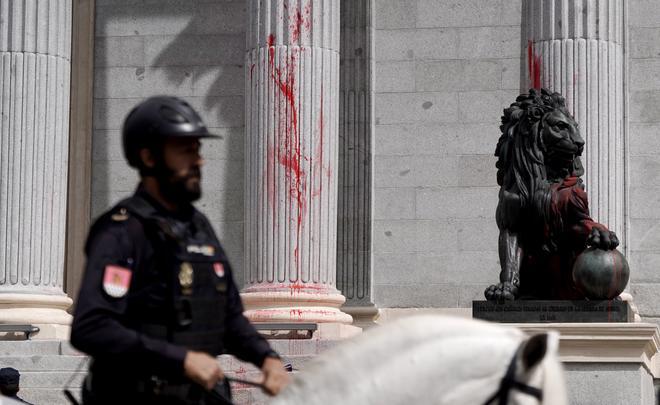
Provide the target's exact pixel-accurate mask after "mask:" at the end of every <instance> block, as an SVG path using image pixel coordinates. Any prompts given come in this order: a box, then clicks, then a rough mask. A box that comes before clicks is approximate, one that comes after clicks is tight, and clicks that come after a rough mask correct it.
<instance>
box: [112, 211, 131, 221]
mask: <svg viewBox="0 0 660 405" xmlns="http://www.w3.org/2000/svg"><path fill="white" fill-rule="evenodd" d="M110 219H112V220H113V221H115V222H123V221H126V220H127V219H128V211H127V210H126V208H120V209H119V210H118V211H117V212H115V213H114V214H112V216H111V217H110Z"/></svg>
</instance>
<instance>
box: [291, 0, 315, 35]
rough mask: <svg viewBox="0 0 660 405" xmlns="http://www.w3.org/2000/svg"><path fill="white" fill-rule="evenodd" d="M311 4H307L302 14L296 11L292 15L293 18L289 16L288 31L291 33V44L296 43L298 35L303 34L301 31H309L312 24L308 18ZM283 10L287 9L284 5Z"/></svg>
mask: <svg viewBox="0 0 660 405" xmlns="http://www.w3.org/2000/svg"><path fill="white" fill-rule="evenodd" d="M311 7H312V5H311V3H307V5H306V6H305V7H304V9H303V12H302V13H301V12H300V11H299V10H296V12H295V14H294V15H293V18H291V16H289V31H290V32H291V42H292V43H297V42H299V40H300V35H301V34H302V32H303V29H305V30H307V31H309V30H310V28H311V26H312V22H311V19H310V18H309V17H310V15H311ZM284 8H285V9H287V11H288V8H287V7H286V5H285V6H284Z"/></svg>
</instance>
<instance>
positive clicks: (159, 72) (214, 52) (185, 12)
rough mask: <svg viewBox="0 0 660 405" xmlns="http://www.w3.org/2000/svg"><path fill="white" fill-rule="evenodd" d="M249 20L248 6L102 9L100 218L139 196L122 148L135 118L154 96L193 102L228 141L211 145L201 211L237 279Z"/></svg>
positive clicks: (96, 185) (129, 1)
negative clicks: (124, 128) (129, 118)
mask: <svg viewBox="0 0 660 405" xmlns="http://www.w3.org/2000/svg"><path fill="white" fill-rule="evenodd" d="M244 22H245V2H244V1H242V0H238V1H222V2H219V1H205V2H201V1H200V2H180V1H173V0H106V1H103V0H97V8H96V38H95V73H94V75H95V76H94V138H93V141H94V142H93V153H94V160H93V172H92V176H93V183H92V213H93V216H94V217H96V216H98V215H99V214H101V213H102V212H103V211H104V210H106V209H108V208H109V207H110V206H112V204H114V203H116V202H117V201H119V200H120V199H122V198H124V197H125V196H127V195H129V194H130V193H132V192H133V190H134V188H135V185H136V184H137V181H138V177H137V173H136V172H135V171H134V170H132V169H130V168H129V167H128V166H127V165H126V163H125V162H124V160H123V154H122V150H121V125H122V123H123V120H124V118H125V116H126V114H127V113H128V112H129V111H130V109H131V108H132V107H133V106H134V105H135V104H137V103H138V102H140V101H141V100H143V99H144V98H146V97H149V96H152V95H158V94H166V95H173V96H178V97H181V98H184V99H185V100H187V101H189V102H190V104H191V105H193V107H194V108H195V109H196V110H197V111H198V112H199V114H200V115H201V116H202V118H203V119H204V121H205V122H206V124H207V126H208V127H209V130H210V131H211V132H214V133H217V134H219V135H221V136H222V139H219V140H209V141H207V142H205V143H204V147H203V155H204V158H205V161H206V165H205V168H204V173H203V174H204V197H203V198H202V200H200V201H199V202H198V203H197V206H198V207H199V208H200V210H202V211H203V212H204V213H205V214H207V215H208V216H209V218H210V220H211V221H212V223H213V225H214V227H215V228H216V231H217V232H218V234H219V237H220V239H221V240H222V242H223V244H224V246H225V249H226V250H227V251H228V254H229V256H230V257H231V258H232V262H233V263H234V267H236V270H237V273H241V272H240V269H241V268H242V252H243V166H244V165H243V142H244V118H243V117H244V72H243V58H244V46H245V26H244V25H245V23H244ZM238 278H239V280H238V281H239V282H240V281H241V280H240V276H239V277H238Z"/></svg>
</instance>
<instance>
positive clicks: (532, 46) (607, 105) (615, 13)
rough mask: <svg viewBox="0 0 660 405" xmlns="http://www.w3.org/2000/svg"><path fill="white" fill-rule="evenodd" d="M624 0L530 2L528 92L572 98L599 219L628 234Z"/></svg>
mask: <svg viewBox="0 0 660 405" xmlns="http://www.w3.org/2000/svg"><path fill="white" fill-rule="evenodd" d="M624 16H625V12H624V0H598V1H596V0H528V1H525V2H523V22H524V29H523V32H524V34H523V35H525V36H526V38H527V42H526V43H525V44H524V47H525V48H524V51H523V52H525V53H526V56H527V60H526V62H527V68H526V69H525V72H526V75H525V80H524V83H523V89H522V90H525V91H526V90H527V88H529V87H535V88H539V87H545V88H548V89H551V90H554V91H557V92H559V93H561V94H562V95H564V97H566V104H567V106H568V109H569V110H570V111H571V112H572V113H573V115H574V117H575V119H576V121H577V122H578V124H579V126H580V127H579V128H580V131H581V133H582V136H583V137H584V139H585V140H586V145H585V154H584V156H583V163H584V166H585V171H586V175H585V182H586V188H587V192H588V195H589V206H590V210H591V214H592V217H593V218H594V219H595V220H597V221H599V222H601V223H603V224H605V225H607V226H608V227H609V228H610V229H612V230H614V231H615V232H616V233H617V235H619V239H620V240H621V242H624V241H625V240H626V235H625V224H624V214H625V201H626V200H625V189H624V181H625V173H624V169H625V163H624V152H625V141H624V136H625V133H624V129H625V125H624V98H625V97H624V78H625V74H624V66H625V65H624V53H623V52H624V50H623V47H624V24H625V21H624Z"/></svg>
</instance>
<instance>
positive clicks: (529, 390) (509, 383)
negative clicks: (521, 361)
mask: <svg viewBox="0 0 660 405" xmlns="http://www.w3.org/2000/svg"><path fill="white" fill-rule="evenodd" d="M521 348H522V344H521V345H520V346H519V347H518V349H517V350H516V351H515V352H514V353H513V358H512V359H511V362H509V367H507V370H506V374H505V375H504V377H503V378H502V380H500V387H499V388H498V390H497V391H496V392H495V393H494V394H493V395H491V396H490V398H488V399H487V400H486V402H484V405H490V404H491V403H493V402H494V401H495V400H499V401H498V402H497V404H498V405H507V403H508V402H509V393H510V391H511V390H513V389H516V390H518V391H520V392H523V393H525V394H527V395H531V396H533V397H534V398H536V399H538V400H539V401H542V400H543V390H541V389H539V388H536V387H532V386H530V385H527V384H525V383H522V382H520V381H517V380H516V379H515V377H516V357H517V354H518V352H520V350H521Z"/></svg>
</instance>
